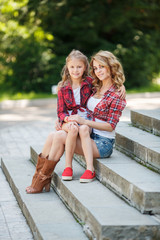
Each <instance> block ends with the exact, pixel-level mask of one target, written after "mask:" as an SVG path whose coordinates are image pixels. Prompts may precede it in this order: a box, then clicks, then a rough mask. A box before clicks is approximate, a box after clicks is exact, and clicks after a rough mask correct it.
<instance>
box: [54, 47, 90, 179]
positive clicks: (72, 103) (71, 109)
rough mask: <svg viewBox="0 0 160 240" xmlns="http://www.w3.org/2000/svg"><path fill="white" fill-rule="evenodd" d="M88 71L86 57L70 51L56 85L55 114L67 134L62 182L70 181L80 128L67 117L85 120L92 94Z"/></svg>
mask: <svg viewBox="0 0 160 240" xmlns="http://www.w3.org/2000/svg"><path fill="white" fill-rule="evenodd" d="M88 71H89V62H88V59H87V57H86V56H85V55H84V54H83V53H81V52H80V51H78V50H72V52H71V53H70V54H69V55H68V57H67V58H66V64H65V66H64V68H63V70H62V81H61V82H60V83H59V84H58V101H57V114H58V118H59V121H60V123H61V124H62V129H63V130H65V131H66V132H67V133H68V134H67V138H66V144H65V169H64V172H63V173H62V179H63V180H72V175H73V171H72V158H73V154H74V149H75V146H76V139H77V136H78V131H79V128H80V127H81V126H78V124H77V123H76V122H75V121H72V122H68V116H70V115H72V114H78V115H79V116H81V117H83V118H86V104H87V100H88V98H89V96H90V95H91V93H92V78H90V77H88Z"/></svg>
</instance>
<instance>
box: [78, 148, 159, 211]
mask: <svg viewBox="0 0 160 240" xmlns="http://www.w3.org/2000/svg"><path fill="white" fill-rule="evenodd" d="M74 158H75V159H76V161H78V162H79V163H80V164H81V165H82V166H84V167H85V166H86V164H85V160H84V157H83V156H80V155H77V154H75V155H74ZM94 166H95V170H96V176H97V178H98V180H99V181H100V182H102V183H103V184H104V185H105V186H106V187H108V188H109V189H111V190H112V191H114V192H115V193H116V194H118V195H119V196H120V197H122V198H123V199H124V200H125V201H127V202H128V203H129V204H130V205H131V206H134V207H135V208H137V209H138V210H139V211H140V212H142V213H152V214H153V213H160V175H159V174H158V173H155V172H153V171H150V170H149V169H148V168H145V167H144V166H142V165H140V164H139V163H137V162H136V161H134V160H132V159H131V158H129V157H127V156H126V155H124V154H123V153H121V152H119V151H117V150H116V149H114V151H113V154H112V155H111V157H110V158H104V159H94Z"/></svg>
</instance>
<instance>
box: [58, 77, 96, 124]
mask: <svg viewBox="0 0 160 240" xmlns="http://www.w3.org/2000/svg"><path fill="white" fill-rule="evenodd" d="M92 81H93V80H92V78H90V77H86V79H85V80H83V81H82V83H81V89H80V105H76V102H75V99H74V95H73V90H72V87H71V85H70V84H68V85H67V86H64V87H61V89H60V90H59V91H58V99H57V115H58V118H59V120H60V122H61V124H62V123H63V121H64V118H65V117H66V116H69V112H68V110H72V114H77V110H78V109H80V110H81V111H84V110H83V109H82V108H86V104H87V100H88V98H89V97H90V96H91V94H92Z"/></svg>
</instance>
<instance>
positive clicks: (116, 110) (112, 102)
mask: <svg viewBox="0 0 160 240" xmlns="http://www.w3.org/2000/svg"><path fill="white" fill-rule="evenodd" d="M95 92H96V91H94V92H93V94H92V95H91V96H93V95H94V94H95ZM125 106H126V100H124V99H121V98H120V97H119V92H118V91H117V89H116V87H115V86H114V85H112V86H111V87H110V88H109V89H108V91H106V92H105V94H104V97H103V98H102V100H101V101H100V102H99V103H98V104H97V106H96V107H95V109H94V112H92V111H90V110H89V109H88V108H87V116H88V117H90V118H91V119H92V120H93V121H94V120H95V118H98V119H100V120H103V121H106V122H107V123H109V124H110V125H111V126H112V128H113V129H115V127H116V125H117V123H118V122H119V118H120V116H121V115H122V111H123V109H124V108H125Z"/></svg>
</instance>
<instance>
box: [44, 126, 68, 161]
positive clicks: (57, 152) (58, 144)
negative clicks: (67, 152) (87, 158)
mask: <svg viewBox="0 0 160 240" xmlns="http://www.w3.org/2000/svg"><path fill="white" fill-rule="evenodd" d="M66 138H67V133H66V132H65V131H63V130H59V131H57V132H55V133H54V137H53V140H52V144H51V147H50V150H49V154H48V155H49V156H48V160H53V161H56V162H57V161H59V159H60V158H61V156H62V155H63V153H64V149H65V142H66Z"/></svg>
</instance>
